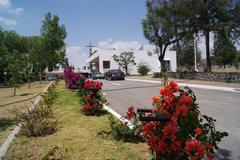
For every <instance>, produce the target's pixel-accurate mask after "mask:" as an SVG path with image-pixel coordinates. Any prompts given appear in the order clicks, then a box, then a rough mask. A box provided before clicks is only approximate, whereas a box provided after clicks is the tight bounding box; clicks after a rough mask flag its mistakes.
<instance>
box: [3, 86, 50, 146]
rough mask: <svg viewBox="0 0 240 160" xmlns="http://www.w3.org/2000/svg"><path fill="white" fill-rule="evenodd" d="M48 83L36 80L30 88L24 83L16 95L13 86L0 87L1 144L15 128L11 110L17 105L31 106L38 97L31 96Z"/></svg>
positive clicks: (40, 90)
mask: <svg viewBox="0 0 240 160" xmlns="http://www.w3.org/2000/svg"><path fill="white" fill-rule="evenodd" d="M48 84H49V82H44V83H42V84H40V83H39V82H34V83H31V87H30V88H28V84H23V85H21V87H20V88H18V89H17V95H16V96H13V93H12V92H13V88H0V145H1V144H2V143H3V142H4V140H5V139H6V138H7V136H8V135H9V134H10V132H11V130H13V128H14V123H13V121H12V118H13V116H14V115H13V114H12V113H11V111H12V110H13V109H14V108H15V107H21V106H31V105H32V102H33V101H34V100H35V99H36V98H37V97H35V98H33V99H29V98H31V97H34V96H36V95H38V94H39V93H41V92H42V91H43V89H44V88H45V87H47V85H48ZM25 99H29V100H27V101H23V102H19V103H14V104H10V105H6V106H3V105H5V104H8V103H12V102H17V101H22V100H25Z"/></svg>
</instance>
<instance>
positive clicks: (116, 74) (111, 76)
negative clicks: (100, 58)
mask: <svg viewBox="0 0 240 160" xmlns="http://www.w3.org/2000/svg"><path fill="white" fill-rule="evenodd" d="M105 79H106V80H118V79H119V80H124V79H125V74H124V73H123V72H122V71H121V70H120V69H110V70H109V71H107V72H106V73H105Z"/></svg>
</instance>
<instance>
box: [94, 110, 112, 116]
mask: <svg viewBox="0 0 240 160" xmlns="http://www.w3.org/2000/svg"><path fill="white" fill-rule="evenodd" d="M106 114H109V113H108V111H106V110H104V109H102V110H100V111H98V112H97V113H96V116H97V117H100V116H104V115H106Z"/></svg>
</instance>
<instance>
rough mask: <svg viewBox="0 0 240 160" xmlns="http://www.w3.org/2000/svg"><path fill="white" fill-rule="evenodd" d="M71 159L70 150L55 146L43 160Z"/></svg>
mask: <svg viewBox="0 0 240 160" xmlns="http://www.w3.org/2000/svg"><path fill="white" fill-rule="evenodd" d="M68 159H70V157H69V154H68V150H67V149H62V148H60V147H58V146H54V147H52V148H50V149H49V150H48V152H47V153H46V154H45V155H44V157H43V158H42V160H68Z"/></svg>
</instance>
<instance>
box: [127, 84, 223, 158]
mask: <svg viewBox="0 0 240 160" xmlns="http://www.w3.org/2000/svg"><path fill="white" fill-rule="evenodd" d="M152 100H153V101H152V106H153V109H150V110H149V109H138V110H137V113H135V111H134V108H133V107H130V108H129V109H128V112H127V118H128V119H131V118H133V120H134V124H135V127H134V128H138V129H139V128H140V129H141V135H142V136H143V139H144V140H145V142H146V143H147V144H148V146H149V149H150V150H151V151H152V155H153V159H156V160H160V159H161V160H174V159H175V160H179V159H181V160H189V159H191V160H200V159H202V158H204V159H213V158H214V153H215V151H216V150H217V149H218V143H219V142H220V141H221V139H222V138H223V137H225V136H227V135H228V134H227V133H226V132H219V131H217V130H216V129H215V124H214V123H215V122H216V120H215V119H213V118H212V117H208V116H206V115H202V114H201V113H200V111H199V106H198V104H197V103H196V97H195V95H194V93H193V92H192V90H191V89H189V88H187V87H185V88H184V89H180V88H179V87H178V85H177V84H176V83H175V82H174V81H171V82H169V83H167V84H166V85H165V86H164V87H163V88H162V89H161V90H160V95H158V96H154V97H153V99H152ZM139 121H141V123H140V122H139Z"/></svg>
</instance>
